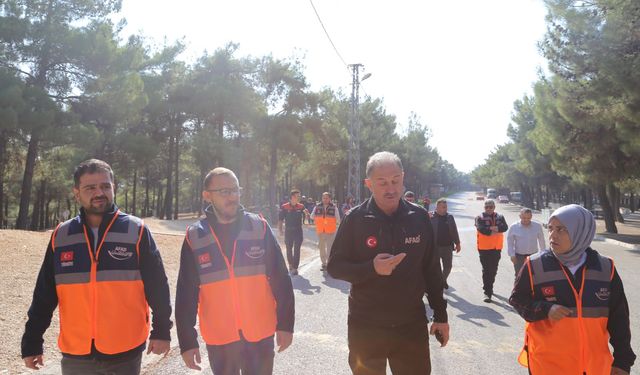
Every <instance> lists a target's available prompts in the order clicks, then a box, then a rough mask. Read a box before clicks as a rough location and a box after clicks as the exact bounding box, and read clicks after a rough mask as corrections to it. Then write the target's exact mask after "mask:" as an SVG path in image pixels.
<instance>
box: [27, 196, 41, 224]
mask: <svg viewBox="0 0 640 375" xmlns="http://www.w3.org/2000/svg"><path fill="white" fill-rule="evenodd" d="M40 190H41V187H40V188H36V200H35V201H34V202H33V210H32V211H31V222H30V223H29V230H33V231H36V230H38V219H39V217H40Z"/></svg>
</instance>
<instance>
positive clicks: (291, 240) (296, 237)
mask: <svg viewBox="0 0 640 375" xmlns="http://www.w3.org/2000/svg"><path fill="white" fill-rule="evenodd" d="M284 244H285V246H286V247H287V262H288V263H289V269H294V270H297V269H298V265H300V246H302V228H300V229H293V230H285V232H284Z"/></svg>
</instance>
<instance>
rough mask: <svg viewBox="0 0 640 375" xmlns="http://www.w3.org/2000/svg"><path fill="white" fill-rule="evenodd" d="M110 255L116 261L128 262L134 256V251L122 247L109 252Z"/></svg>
mask: <svg viewBox="0 0 640 375" xmlns="http://www.w3.org/2000/svg"><path fill="white" fill-rule="evenodd" d="M108 253H109V255H110V256H111V257H112V258H113V259H115V260H127V259H129V258H131V257H132V256H133V252H132V251H129V249H127V248H126V247H122V246H116V248H115V249H113V250H109V251H108Z"/></svg>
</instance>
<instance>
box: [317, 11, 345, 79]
mask: <svg viewBox="0 0 640 375" xmlns="http://www.w3.org/2000/svg"><path fill="white" fill-rule="evenodd" d="M309 3H311V7H312V8H313V11H314V12H315V14H316V17H318V21H319V22H320V26H322V30H324V34H325V35H326V36H327V39H329V43H331V46H332V47H333V50H334V51H336V55H338V57H339V58H340V60H341V61H342V63H343V64H344V65H345V66H347V63H346V62H345V61H344V59H343V58H342V55H340V52H338V49H337V48H336V45H335V44H333V40H331V37H330V36H329V33H328V32H327V28H326V27H324V23H323V22H322V19H321V18H320V15H319V14H318V11H317V10H316V6H315V5H313V0H309ZM347 67H348V66H347Z"/></svg>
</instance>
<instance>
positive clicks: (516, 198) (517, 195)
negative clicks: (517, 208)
mask: <svg viewBox="0 0 640 375" xmlns="http://www.w3.org/2000/svg"><path fill="white" fill-rule="evenodd" d="M509 195H510V196H511V201H513V202H522V193H521V192H519V191H513V192H511V193H510V194H509Z"/></svg>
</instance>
